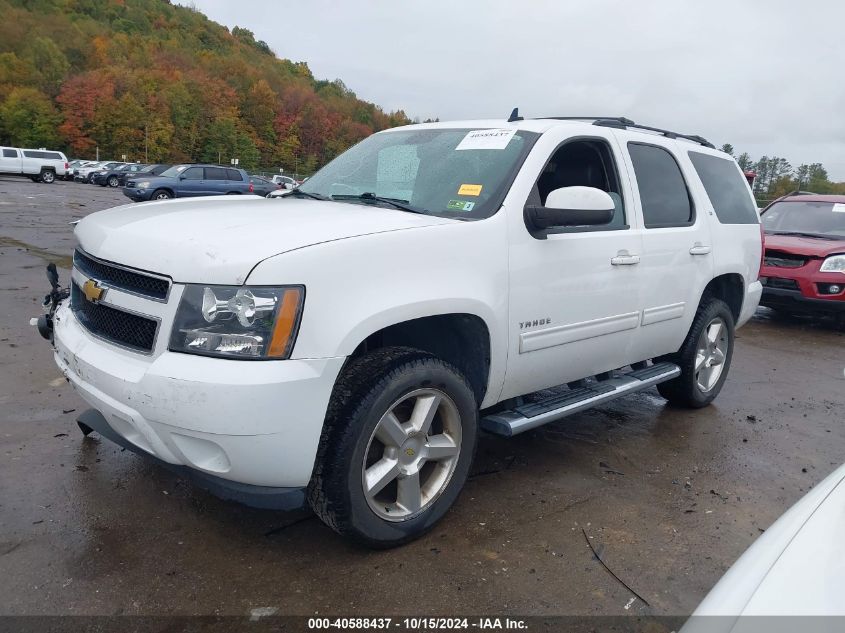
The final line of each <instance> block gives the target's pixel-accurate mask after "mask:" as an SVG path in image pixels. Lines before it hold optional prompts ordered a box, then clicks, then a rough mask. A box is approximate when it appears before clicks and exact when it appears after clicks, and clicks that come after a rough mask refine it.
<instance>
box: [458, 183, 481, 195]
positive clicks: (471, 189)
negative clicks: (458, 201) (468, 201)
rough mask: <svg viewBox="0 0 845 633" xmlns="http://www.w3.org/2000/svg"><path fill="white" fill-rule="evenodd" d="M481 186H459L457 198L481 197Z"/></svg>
mask: <svg viewBox="0 0 845 633" xmlns="http://www.w3.org/2000/svg"><path fill="white" fill-rule="evenodd" d="M481 187H482V185H461V186H460V188H459V189H458V195H459V196H478V195H481Z"/></svg>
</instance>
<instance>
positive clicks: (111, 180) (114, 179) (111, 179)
mask: <svg viewBox="0 0 845 633" xmlns="http://www.w3.org/2000/svg"><path fill="white" fill-rule="evenodd" d="M108 184H109V187H112V188H114V187H117V186H118V185H119V184H120V180H119V179H118V177H117V176H109V181H108Z"/></svg>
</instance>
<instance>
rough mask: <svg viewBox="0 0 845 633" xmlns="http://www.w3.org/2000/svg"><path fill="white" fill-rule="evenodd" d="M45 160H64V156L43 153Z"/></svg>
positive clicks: (54, 153) (55, 153)
mask: <svg viewBox="0 0 845 633" xmlns="http://www.w3.org/2000/svg"><path fill="white" fill-rule="evenodd" d="M43 154H44V156H43V158H49V159H50V160H62V155H61V154H59V153H58V152H43Z"/></svg>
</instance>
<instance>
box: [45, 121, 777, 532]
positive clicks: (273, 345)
mask: <svg viewBox="0 0 845 633" xmlns="http://www.w3.org/2000/svg"><path fill="white" fill-rule="evenodd" d="M75 233H76V238H77V241H78V248H77V250H76V252H75V254H74V266H73V271H72V281H71V284H70V286H69V289H66V290H65V291H64V294H65V295H66V294H67V293H68V292H69V294H70V297H69V300H62V296H63V293H62V292H61V289H60V288H59V289H58V291H55V289H54V293H52V294H53V295H54V296H55V297H56V298H55V300H53V301H52V304H53V306H54V309H53V311H52V312H51V313H49V314H47V315H45V316H44V317H42V319H41V325H42V326H43V327H42V329H43V333H44V334H45V335H46V336H48V337H50V338H52V339H53V340H54V346H55V359H56V362H57V363H58V365H59V367H60V368H61V370H62V372H63V373H64V375H65V376H66V377H67V379H68V380H69V381H70V382H71V383H72V384H73V386H74V387H75V388H76V390H77V391H78V392H79V394H80V395H81V396H82V397H83V398H84V399H85V400H86V401H87V402H88V403H90V404H91V406H92V407H94V409H92V410H91V411H89V412H86V413H85V414H84V415H83V416H82V417H81V418H80V419H79V423H80V427H81V428H82V430H83V432H85V433H86V434H87V433H89V432H91V431H92V430H95V431H97V432H99V433H100V434H102V435H104V436H106V437H108V438H110V439H112V440H114V441H116V442H119V443H121V444H123V445H125V446H128V447H130V448H133V449H134V450H136V451H139V452H142V453H147V454H150V455H153V456H155V457H157V458H159V459H160V460H162V461H163V462H166V463H168V464H170V465H172V466H173V467H175V468H177V469H179V470H182V471H183V472H186V473H190V474H192V475H193V476H194V477H195V478H196V479H198V480H199V481H200V483H201V484H202V485H204V486H206V487H208V488H210V489H212V490H213V491H215V492H217V493H218V494H220V495H223V496H224V497H228V498H235V499H239V500H241V501H243V502H246V503H250V504H253V505H257V506H263V507H276V508H279V507H282V508H284V507H294V506H301V505H302V504H304V503H306V502H307V503H309V504H310V506H311V507H312V508H313V509H314V511H315V512H316V513H317V514H318V515H319V516H320V518H322V519H323V520H324V521H325V522H326V523H327V524H328V525H330V526H331V527H332V528H334V529H335V530H336V531H337V532H339V533H340V534H343V535H345V536H348V537H350V538H352V539H354V540H356V541H358V542H360V543H363V544H365V545H368V546H371V547H389V546H393V545H397V544H400V543H403V542H406V541H408V540H410V539H413V538H415V537H417V536H419V535H421V534H423V533H424V532H426V530H428V529H430V528H431V527H432V526H433V525H434V524H435V523H436V522H437V521H438V520H439V519H440V518H441V517H442V516H443V515H444V513H446V511H447V510H448V508H449V507H450V506H451V505H452V504H453V503H454V502H455V499H456V498H457V497H458V494H459V492H460V490H461V488H462V486H463V485H464V483H465V482H466V479H467V474H468V473H469V471H470V466H471V464H472V460H473V454H474V451H475V448H476V444H477V440H478V436H479V431H480V430H482V429H483V430H486V431H488V432H492V433H497V434H501V435H505V436H510V435H514V434H517V433H521V432H523V431H526V430H528V429H532V428H535V427H537V426H539V425H542V424H544V423H546V422H549V421H552V420H556V419H559V418H562V417H564V416H566V415H569V414H572V413H575V412H578V411H581V410H583V409H585V408H587V407H591V406H595V405H598V404H601V403H604V402H607V401H609V400H611V399H613V398H617V397H620V396H623V395H625V394H629V393H632V392H635V391H638V390H642V389H646V388H649V387H652V386H654V385H656V386H657V389H658V390H659V392H660V393H661V394H662V395H663V396H664V397H665V398H666V399H668V400H669V401H670V402H671V403H673V404H676V405H681V406H688V407H703V406H705V405H707V404H708V403H710V402H711V401H712V400H713V398H715V397H716V395H717V394H718V393H719V391H720V389H721V388H722V385H723V384H724V382H725V379H726V378H727V375H728V369H729V367H730V363H731V355H732V353H733V348H734V330H735V328H736V327H738V326H740V325H742V324H743V323H745V322H746V321H747V320H748V319H749V318H750V316H751V315H752V313H753V312H754V310H755V308H756V307H757V304H758V301H759V298H760V294H761V285H760V282H759V281H758V280H757V275H758V271H759V266H760V260H761V231H760V227H759V221H758V218H757V213H756V209H755V206H754V200H753V198H752V195H751V192H750V190H749V188H748V184H747V183H746V180H745V178H744V176H743V173H742V171H741V170H740V169H739V167H738V166H737V165H736V163H735V162H734V161H733V160H732V159H731V158H730V157H729V156H727V155H725V154H723V153H721V152H718V151H716V150H714V149H713V148H712V146H711V145H710V144H709V143H707V142H706V141H705V140H704V139H701V138H700V137H697V136H683V135H680V134H675V133H672V132H669V131H665V130H659V129H656V128H645V127H643V126H637V125H635V124H634V123H633V122H632V121H630V120H628V119H624V118H613V119H611V118H600V119H596V120H592V119H579V120H563V119H560V120H558V119H551V118H547V119H537V120H523V119H521V118H520V117H518V115H517V114H516V112H514V114H513V115H511V118H510V119H509V120H508V121H503V120H498V121H496V120H492V121H469V122H452V123H433V124H423V125H413V126H408V127H402V128H397V129H392V130H388V131H384V132H379V133H377V134H375V135H373V136H371V137H369V138H367V139H366V140H364V141H362V142H361V143H359V144H358V145H356V146H355V147H353V148H352V149H350V150H348V151H347V152H346V153H344V154H342V155H341V156H339V157H338V158H336V159H335V160H334V161H332V162H331V163H330V164H328V165H327V166H326V167H324V168H323V169H322V170H321V171H319V172H318V173H317V174H316V175H314V176H313V177H312V178H310V179H309V180H308V181H307V182H306V183H305V184H303V185H302V186H301V187H299V188H298V189H295V190H293V191H291V192H290V193H289V194H288V195H287V196H284V197H282V198H276V199H264V198H246V199H231V198H226V197H225V196H222V197H220V198H219V199H211V198H203V199H189V200H176V201H166V202H150V203H144V204H136V205H132V206H124V207H118V208H115V209H111V210H107V211H102V212H99V213H95V214H92V215H89V216H88V217H86V218H85V219H83V220H82V221H80V222H79V224H78V226H77V227H76V231H75ZM54 281H55V277H54ZM48 303H50V302H48ZM550 388H554V389H551V390H550ZM540 390H545V391H543V393H542V394H538V393H536V392H538V391H540Z"/></svg>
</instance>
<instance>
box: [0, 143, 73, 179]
mask: <svg viewBox="0 0 845 633" xmlns="http://www.w3.org/2000/svg"><path fill="white" fill-rule="evenodd" d="M67 168H68V163H67V157H66V156H65V155H64V154H63V153H62V152H53V151H50V150H45V149H22V148H20V147H0V175H3V176H26V177H27V178H31V179H32V181H33V182H43V183H46V184H48V185H49V184H52V183H54V182H55V181H56V177H64V175H65V172H67Z"/></svg>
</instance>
